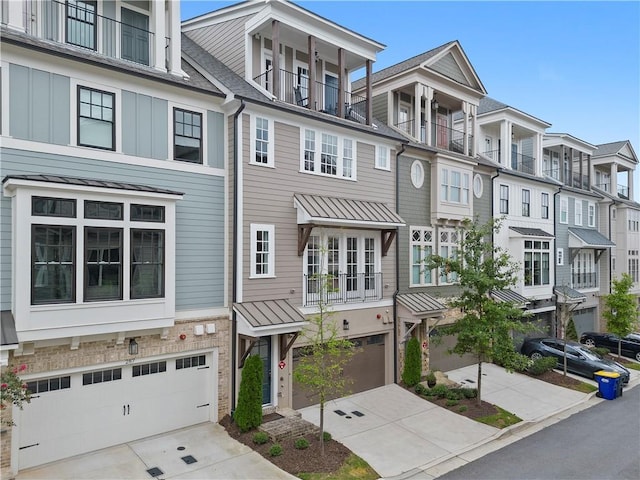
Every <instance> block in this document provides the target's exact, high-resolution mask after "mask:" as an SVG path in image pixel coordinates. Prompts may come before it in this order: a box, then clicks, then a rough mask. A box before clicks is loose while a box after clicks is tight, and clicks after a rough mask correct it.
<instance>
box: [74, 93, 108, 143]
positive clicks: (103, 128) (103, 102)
mask: <svg viewBox="0 0 640 480" xmlns="http://www.w3.org/2000/svg"><path fill="white" fill-rule="evenodd" d="M115 101H116V96H115V94H114V93H112V92H105V91H103V90H97V89H95V88H90V87H86V86H82V85H78V118H77V121H78V127H77V128H78V132H77V139H78V145H80V146H82V147H93V148H101V149H103V150H115V149H116V116H115Z"/></svg>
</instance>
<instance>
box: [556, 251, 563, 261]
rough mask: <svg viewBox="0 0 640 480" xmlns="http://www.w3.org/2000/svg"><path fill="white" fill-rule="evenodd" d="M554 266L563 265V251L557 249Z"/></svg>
mask: <svg viewBox="0 0 640 480" xmlns="http://www.w3.org/2000/svg"><path fill="white" fill-rule="evenodd" d="M556 265H564V249H563V248H558V249H557V250H556Z"/></svg>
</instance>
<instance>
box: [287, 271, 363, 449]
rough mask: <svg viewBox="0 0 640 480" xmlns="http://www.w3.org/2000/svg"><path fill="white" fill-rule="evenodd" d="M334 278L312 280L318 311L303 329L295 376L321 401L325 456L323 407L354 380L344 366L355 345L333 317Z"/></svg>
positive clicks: (297, 380) (354, 350)
mask: <svg viewBox="0 0 640 480" xmlns="http://www.w3.org/2000/svg"><path fill="white" fill-rule="evenodd" d="M334 278H335V277H333V276H332V275H328V274H317V275H315V277H314V278H312V279H311V283H312V284H313V285H315V286H316V287H317V288H316V290H317V292H316V293H317V295H318V303H317V307H318V312H317V313H316V315H314V316H313V317H312V318H311V319H310V320H309V325H308V326H307V327H306V328H305V329H304V330H303V331H302V334H301V336H302V338H303V339H304V341H305V343H306V346H305V347H302V356H301V358H300V361H299V363H298V365H297V366H296V368H295V370H294V371H293V378H294V380H295V381H296V382H298V383H299V384H300V385H301V386H303V387H304V388H305V390H306V392H307V393H308V394H309V395H310V396H311V397H312V398H317V400H318V403H319V404H320V454H321V455H323V456H324V407H325V404H326V402H327V401H328V400H329V399H330V398H335V397H336V396H340V395H344V394H346V393H347V387H348V386H349V385H350V384H351V383H352V380H351V379H350V378H349V377H346V376H345V375H344V367H345V366H346V365H347V364H348V363H349V361H350V360H351V357H352V356H353V355H354V354H355V353H356V349H355V347H354V345H353V343H351V342H350V341H349V340H348V339H347V338H344V337H341V336H340V333H339V330H338V326H337V324H336V322H335V320H334V319H333V318H332V312H331V311H330V305H329V299H330V294H331V292H333V291H335V289H334V288H333V284H334Z"/></svg>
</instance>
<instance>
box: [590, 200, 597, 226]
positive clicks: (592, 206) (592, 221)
mask: <svg viewBox="0 0 640 480" xmlns="http://www.w3.org/2000/svg"><path fill="white" fill-rule="evenodd" d="M588 212H589V213H588V214H589V226H590V227H595V226H596V205H595V204H594V203H591V202H589V204H588Z"/></svg>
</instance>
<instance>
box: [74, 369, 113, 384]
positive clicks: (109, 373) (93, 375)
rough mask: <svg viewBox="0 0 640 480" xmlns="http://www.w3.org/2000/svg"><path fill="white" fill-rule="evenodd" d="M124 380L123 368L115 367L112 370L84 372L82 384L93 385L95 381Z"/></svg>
mask: <svg viewBox="0 0 640 480" xmlns="http://www.w3.org/2000/svg"><path fill="white" fill-rule="evenodd" d="M115 380H122V369H121V368H114V369H110V370H98V371H97V372H88V373H83V374H82V385H93V384H94V383H104V382H113V381H115Z"/></svg>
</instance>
